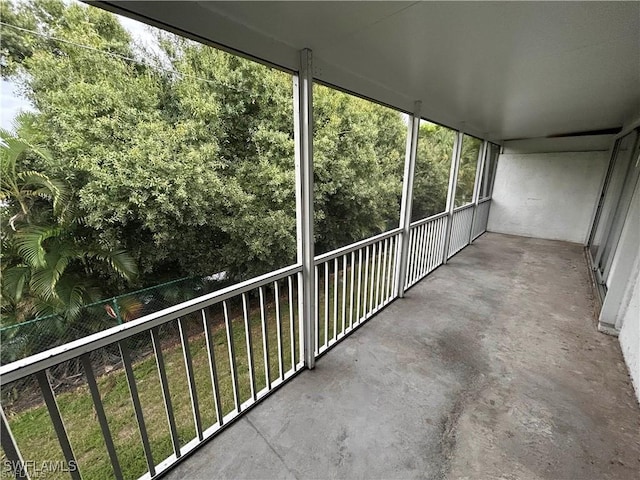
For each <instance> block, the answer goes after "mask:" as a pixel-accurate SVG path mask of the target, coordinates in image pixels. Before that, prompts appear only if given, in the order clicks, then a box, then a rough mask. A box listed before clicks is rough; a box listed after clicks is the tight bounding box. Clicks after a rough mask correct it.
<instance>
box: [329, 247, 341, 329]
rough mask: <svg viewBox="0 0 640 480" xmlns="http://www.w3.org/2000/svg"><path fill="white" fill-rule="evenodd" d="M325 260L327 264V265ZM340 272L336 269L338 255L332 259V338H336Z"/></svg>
mask: <svg viewBox="0 0 640 480" xmlns="http://www.w3.org/2000/svg"><path fill="white" fill-rule="evenodd" d="M328 264H329V263H328V262H327V266H328ZM339 279H340V274H339V270H338V257H336V258H334V259H333V339H334V340H337V338H338V298H339V296H338V280H339Z"/></svg>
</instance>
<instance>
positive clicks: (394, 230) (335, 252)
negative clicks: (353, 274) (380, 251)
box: [314, 228, 402, 265]
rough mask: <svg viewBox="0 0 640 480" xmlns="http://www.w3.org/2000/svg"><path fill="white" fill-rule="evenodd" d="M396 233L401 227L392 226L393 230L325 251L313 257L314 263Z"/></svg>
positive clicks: (327, 259) (339, 255) (322, 261)
mask: <svg viewBox="0 0 640 480" xmlns="http://www.w3.org/2000/svg"><path fill="white" fill-rule="evenodd" d="M398 233H402V229H401V228H394V229H393V230H389V231H388V232H383V233H380V234H378V235H375V236H373V237H369V238H365V239H364V240H360V241H359V242H356V243H352V244H350V245H346V246H344V247H341V248H338V249H336V250H332V251H330V252H327V253H323V254H322V255H318V256H317V257H316V258H315V259H314V264H315V265H320V264H321V263H324V262H326V261H329V260H333V259H334V258H337V257H341V256H342V255H345V254H347V253H351V252H354V251H356V250H359V249H361V248H363V247H366V246H368V245H373V244H374V243H376V242H379V241H380V240H384V239H385V238H390V237H393V236H394V235H397V234H398Z"/></svg>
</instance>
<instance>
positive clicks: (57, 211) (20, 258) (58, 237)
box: [0, 117, 137, 324]
mask: <svg viewBox="0 0 640 480" xmlns="http://www.w3.org/2000/svg"><path fill="white" fill-rule="evenodd" d="M23 118H24V117H23ZM20 123H22V122H19V124H20ZM16 130H17V131H18V134H11V133H9V132H6V131H0V141H1V142H2V145H0V167H1V168H0V170H1V172H2V181H1V186H2V189H1V191H0V192H1V193H0V199H1V201H2V207H1V213H2V215H1V216H0V217H1V218H2V220H3V222H2V223H3V224H4V225H8V226H9V228H6V227H5V228H3V229H2V234H1V238H2V288H1V289H0V292H1V299H2V322H3V324H11V323H17V322H20V321H22V320H25V319H28V318H29V317H30V316H34V315H46V314H51V313H58V314H62V315H63V316H65V317H66V318H67V319H70V320H73V319H75V317H76V316H77V315H78V313H79V312H80V308H81V307H82V305H84V304H85V303H87V302H89V301H91V300H94V299H95V298H96V297H98V296H100V294H101V293H102V288H101V283H102V282H101V281H100V280H101V277H102V279H104V277H105V276H106V275H105V274H107V275H109V274H111V275H116V276H120V277H122V278H123V279H125V280H131V279H132V278H133V277H134V276H135V274H136V272H137V268H136V265H135V262H134V260H133V259H132V258H131V257H130V256H129V255H128V254H127V253H126V252H125V251H123V250H104V249H101V248H100V247H98V246H96V245H93V244H92V243H91V241H88V240H87V239H86V238H84V236H83V234H82V233H83V232H82V230H83V228H82V226H81V225H80V224H79V219H78V218H77V217H75V216H74V215H73V213H72V212H73V208H70V206H69V205H68V198H69V197H68V193H67V192H68V188H67V186H66V185H65V183H64V182H62V181H60V180H58V179H54V178H51V177H50V176H48V175H47V174H45V173H42V172H38V171H33V170H25V169H24V168H23V167H24V164H25V163H27V162H28V156H29V155H30V154H31V155H34V156H36V157H38V158H40V159H42V160H45V161H51V157H50V155H49V153H48V152H47V151H46V150H45V149H43V148H42V147H40V146H38V145H36V144H34V143H33V142H32V140H31V139H30V138H29V137H30V134H31V130H30V129H29V128H28V126H26V127H23V128H20V127H18V128H17V129H16ZM7 219H8V220H7Z"/></svg>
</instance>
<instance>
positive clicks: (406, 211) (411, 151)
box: [396, 102, 422, 298]
mask: <svg viewBox="0 0 640 480" xmlns="http://www.w3.org/2000/svg"><path fill="white" fill-rule="evenodd" d="M421 105H422V103H421V102H416V103H415V108H414V112H413V115H412V117H411V121H410V122H409V125H407V150H406V153H405V157H404V177H403V180H402V206H401V207H400V228H401V229H402V234H401V241H400V248H399V249H398V265H399V266H400V268H398V269H397V271H396V275H397V277H396V288H397V289H398V291H397V295H398V297H400V298H402V297H404V292H405V278H406V276H407V263H408V260H409V233H410V230H411V208H412V204H413V177H414V175H415V171H416V151H417V150H418V133H419V132H420V107H421Z"/></svg>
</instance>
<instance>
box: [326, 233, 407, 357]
mask: <svg viewBox="0 0 640 480" xmlns="http://www.w3.org/2000/svg"><path fill="white" fill-rule="evenodd" d="M400 235H401V230H400V229H399V228H397V229H394V230H391V231H389V232H385V233H382V234H380V235H376V236H375V237H371V238H369V239H366V240H363V241H361V242H357V243H354V244H352V245H348V246H346V247H343V248H340V249H338V250H334V251H333V252H329V253H326V254H324V255H320V256H318V257H316V259H315V276H316V313H315V322H316V332H317V335H316V338H315V355H316V356H318V355H320V354H322V353H324V352H325V351H326V350H327V349H328V348H330V347H332V346H333V345H334V344H335V343H337V342H338V341H340V340H341V339H342V338H344V336H345V335H347V334H348V333H350V332H351V331H353V330H354V329H356V328H357V327H358V326H360V325H361V324H362V323H363V322H364V321H366V320H367V319H368V318H370V317H371V316H372V315H374V314H375V313H377V312H378V311H380V310H381V309H382V308H384V307H385V306H386V305H387V304H388V303H389V302H390V301H392V300H393V299H395V298H396V297H397V288H396V269H397V265H398V248H399V245H400V243H399V240H400Z"/></svg>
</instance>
